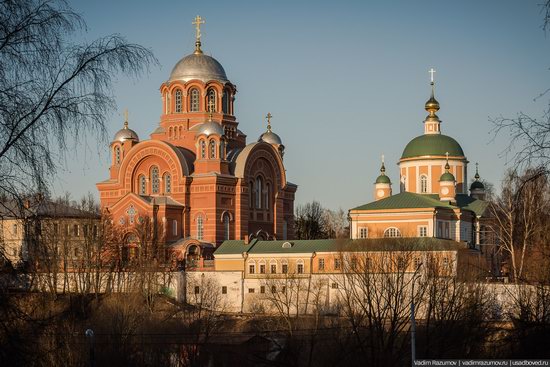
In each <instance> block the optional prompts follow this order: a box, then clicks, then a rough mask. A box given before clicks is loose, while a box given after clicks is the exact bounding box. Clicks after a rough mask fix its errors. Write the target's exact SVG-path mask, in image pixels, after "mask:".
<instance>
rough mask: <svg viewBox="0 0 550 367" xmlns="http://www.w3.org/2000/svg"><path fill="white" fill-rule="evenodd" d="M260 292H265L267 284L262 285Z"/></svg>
mask: <svg viewBox="0 0 550 367" xmlns="http://www.w3.org/2000/svg"><path fill="white" fill-rule="evenodd" d="M260 293H265V285H262V286H260Z"/></svg>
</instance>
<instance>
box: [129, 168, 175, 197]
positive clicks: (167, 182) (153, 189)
mask: <svg viewBox="0 0 550 367" xmlns="http://www.w3.org/2000/svg"><path fill="white" fill-rule="evenodd" d="M149 172H150V175H149V177H150V181H151V182H150V185H149V184H148V182H147V181H148V180H147V177H145V175H144V174H140V175H139V176H138V180H137V188H138V193H139V195H147V194H148V190H150V193H151V194H152V195H157V194H160V188H161V179H160V170H159V168H158V166H152V167H151V169H150V171H149ZM162 184H163V189H164V190H163V194H170V193H172V175H171V174H170V173H168V172H165V173H164V174H163V176H162Z"/></svg>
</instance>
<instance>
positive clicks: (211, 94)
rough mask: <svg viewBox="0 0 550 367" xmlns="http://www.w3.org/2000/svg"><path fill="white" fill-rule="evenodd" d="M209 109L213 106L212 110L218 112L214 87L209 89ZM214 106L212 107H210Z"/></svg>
mask: <svg viewBox="0 0 550 367" xmlns="http://www.w3.org/2000/svg"><path fill="white" fill-rule="evenodd" d="M207 105H208V111H210V108H212V112H216V111H217V110H218V109H217V106H216V91H215V90H214V89H212V88H210V89H209V90H208V104H207ZM210 106H212V107H210Z"/></svg>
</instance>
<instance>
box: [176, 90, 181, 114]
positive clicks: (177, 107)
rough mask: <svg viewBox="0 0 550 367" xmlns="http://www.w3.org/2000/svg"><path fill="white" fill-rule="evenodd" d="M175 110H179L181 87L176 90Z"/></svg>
mask: <svg viewBox="0 0 550 367" xmlns="http://www.w3.org/2000/svg"><path fill="white" fill-rule="evenodd" d="M176 112H181V89H178V90H176Z"/></svg>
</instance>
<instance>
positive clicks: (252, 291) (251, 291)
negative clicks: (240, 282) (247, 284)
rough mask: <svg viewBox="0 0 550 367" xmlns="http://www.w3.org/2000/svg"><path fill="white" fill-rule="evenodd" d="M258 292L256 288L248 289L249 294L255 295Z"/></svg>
mask: <svg viewBox="0 0 550 367" xmlns="http://www.w3.org/2000/svg"><path fill="white" fill-rule="evenodd" d="M255 291H256V290H255V289H254V288H248V293H254V292H255Z"/></svg>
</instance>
